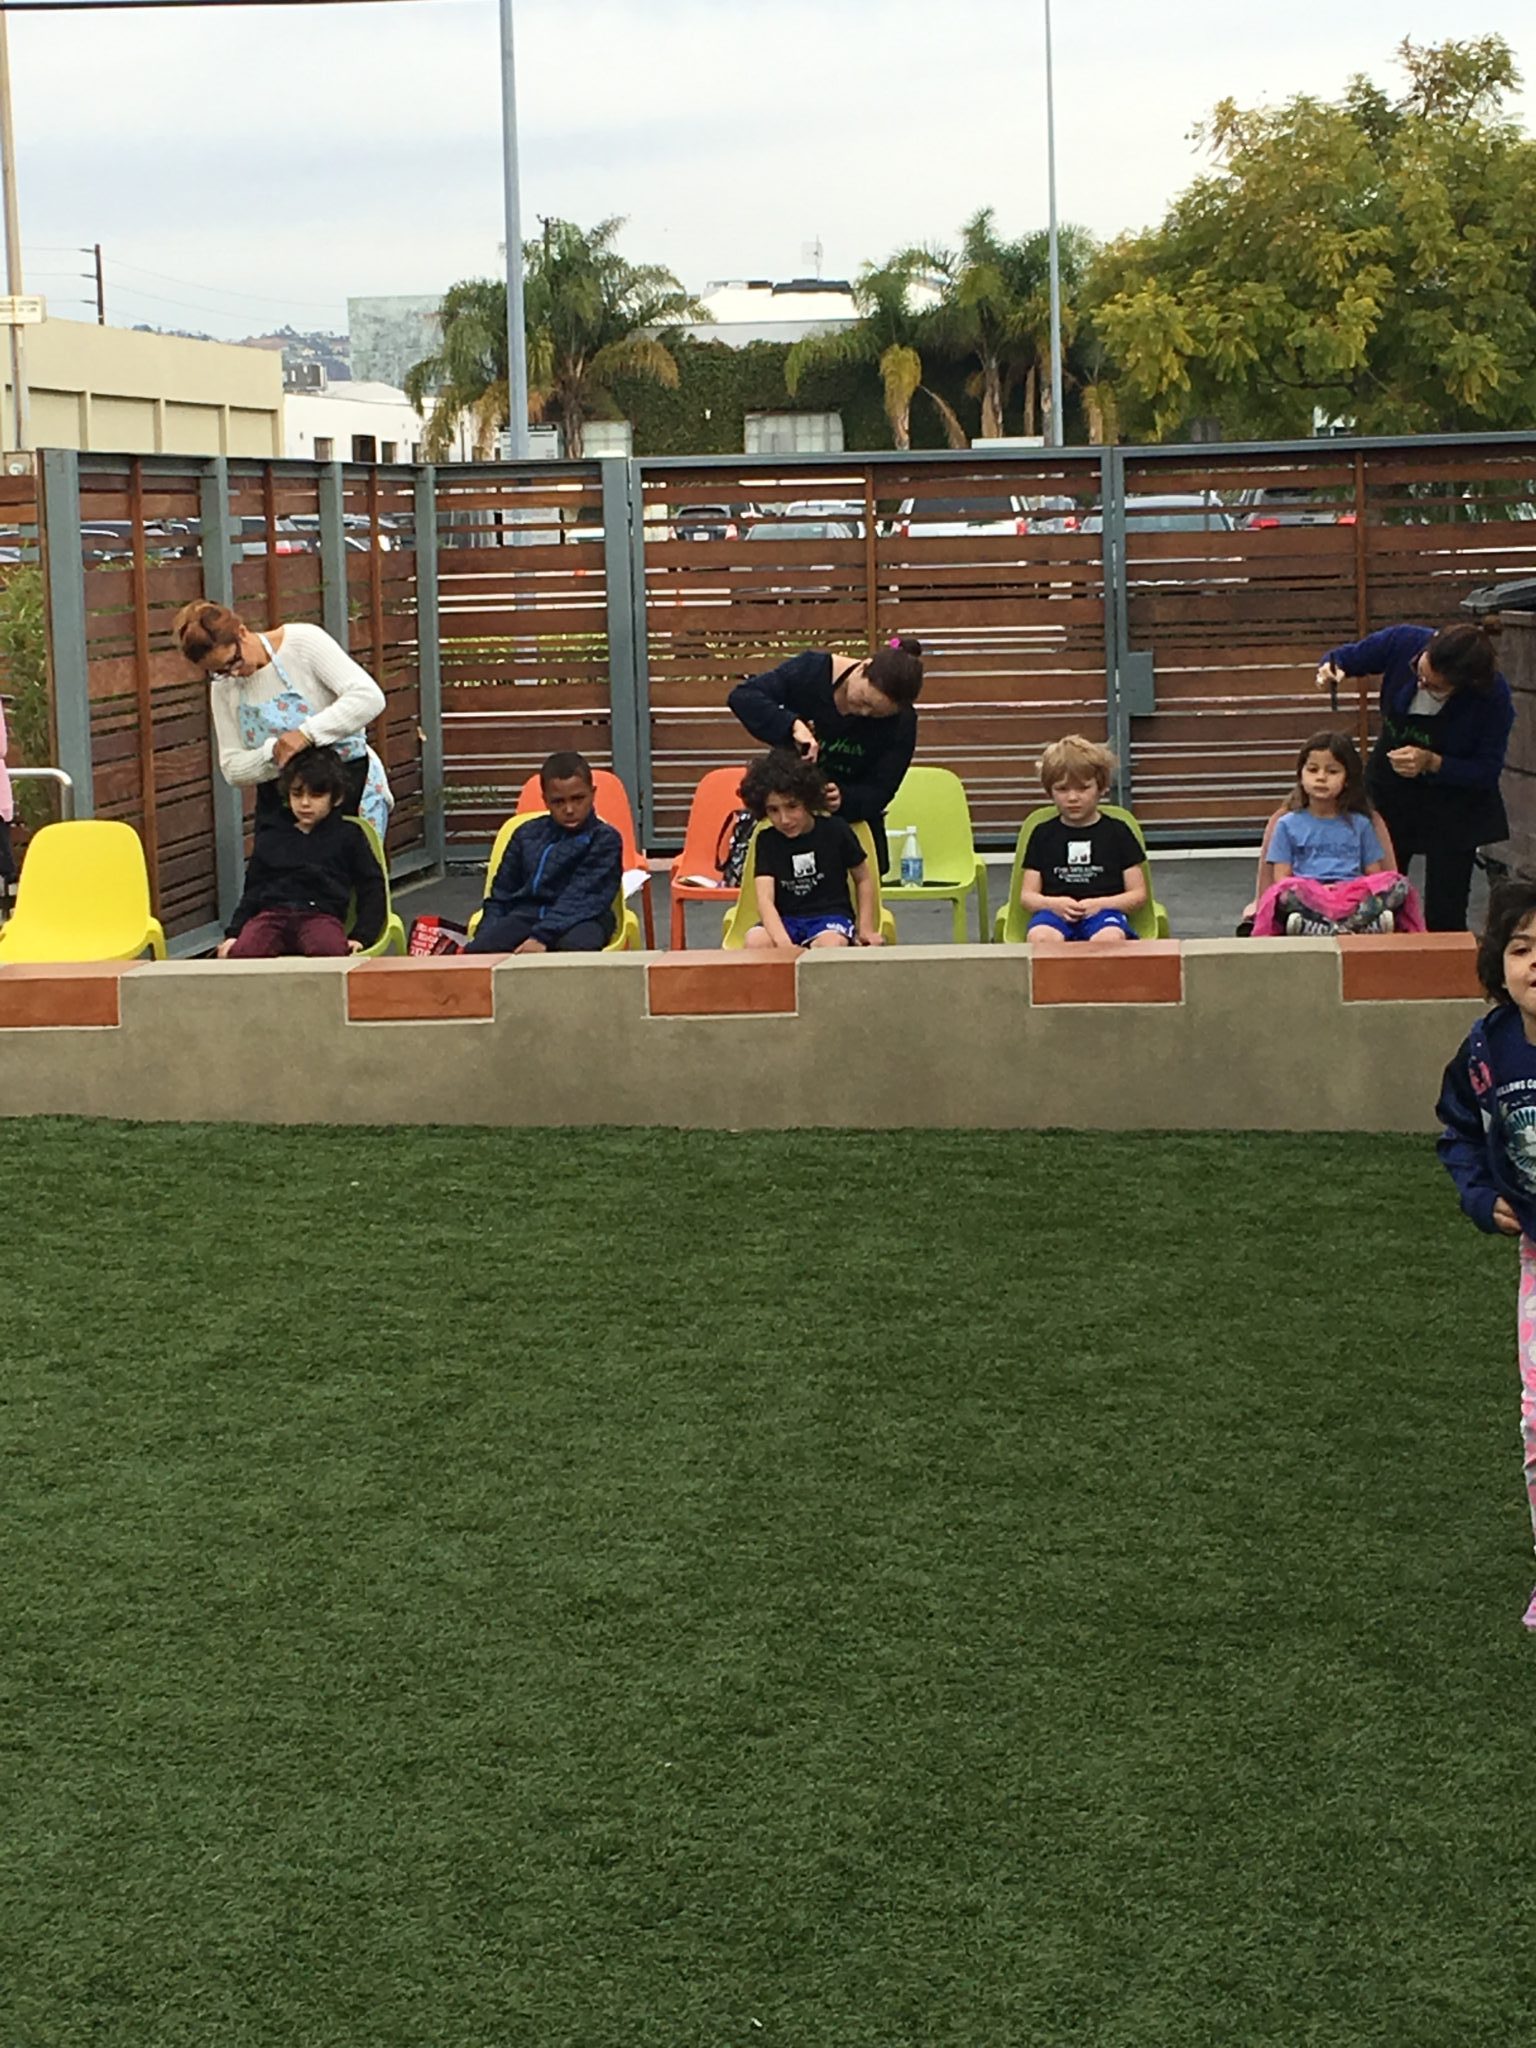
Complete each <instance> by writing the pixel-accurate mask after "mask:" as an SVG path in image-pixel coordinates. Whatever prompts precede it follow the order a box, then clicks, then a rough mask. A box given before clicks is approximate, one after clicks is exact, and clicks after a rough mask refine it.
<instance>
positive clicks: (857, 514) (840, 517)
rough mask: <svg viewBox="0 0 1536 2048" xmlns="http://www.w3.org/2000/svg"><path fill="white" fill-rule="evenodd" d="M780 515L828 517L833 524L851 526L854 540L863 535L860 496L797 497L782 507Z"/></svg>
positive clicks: (809, 517) (862, 502)
mask: <svg viewBox="0 0 1536 2048" xmlns="http://www.w3.org/2000/svg"><path fill="white" fill-rule="evenodd" d="M775 516H780V515H775ZM781 516H782V517H783V518H785V519H811V520H821V519H829V520H831V521H832V522H833V524H834V525H842V526H851V527H852V528H853V536H854V539H855V540H862V539H863V537H864V500H863V499H862V498H797V499H795V501H794V502H793V503H792V504H789V505H786V506H785V507H784V510H783V513H782V515H781Z"/></svg>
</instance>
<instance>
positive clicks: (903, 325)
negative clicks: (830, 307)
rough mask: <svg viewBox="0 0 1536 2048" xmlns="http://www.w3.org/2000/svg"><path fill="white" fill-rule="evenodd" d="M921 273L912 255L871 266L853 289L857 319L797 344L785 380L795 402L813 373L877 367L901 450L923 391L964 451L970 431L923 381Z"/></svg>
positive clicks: (946, 430)
mask: <svg viewBox="0 0 1536 2048" xmlns="http://www.w3.org/2000/svg"><path fill="white" fill-rule="evenodd" d="M917 271H918V264H917V262H916V259H915V257H914V256H913V255H912V253H911V252H910V251H909V252H908V253H907V254H906V255H904V256H896V257H892V258H891V260H890V261H889V262H887V263H880V264H874V263H866V264H865V266H864V268H863V269H862V270H861V271H860V272H859V276H858V280H857V282H856V283H855V285H854V287H853V303H854V306H855V308H856V310H857V312H858V315H859V317H858V319H857V320H856V321H855V322H854V324H853V325H852V326H851V327H845V328H842V329H841V330H840V331H839V332H837V333H835V334H808V335H807V336H806V337H805V339H804V340H803V341H797V342H796V343H795V345H794V347H793V348H792V349H791V350H790V352H789V354H788V356H787V357H786V358H785V361H784V382H785V384H786V385H787V386H788V387H789V394H790V396H791V398H793V397H794V396H795V395H796V394H797V393H798V391H799V389H800V385H801V382H802V380H803V379H804V378H805V377H806V376H807V375H808V374H810V373H811V372H814V371H816V370H839V369H848V368H853V367H855V366H857V367H863V366H864V365H865V364H870V363H872V364H873V365H874V366H875V368H876V369H877V370H878V371H879V373H880V385H881V390H882V392H883V394H884V399H885V416H886V418H887V419H888V420H889V421H890V423H891V438H892V440H893V441H894V442H895V444H896V446H897V447H898V448H910V447H911V446H912V401H913V399H914V398H915V397H916V396H917V394H918V392H919V391H921V392H922V393H923V394H924V396H925V397H926V398H928V399H929V400H931V402H932V404H933V406H934V408H935V410H936V411H937V413H938V415H939V418H940V420H941V421H942V422H943V426H944V434H945V438H946V440H947V441H948V442H949V445H950V447H951V448H964V447H966V446H967V445H968V441H967V436H966V431H965V428H964V427H963V426H962V425H961V424H960V421H959V419H958V418H957V417H956V415H955V411H954V408H953V407H952V406H951V405H949V404H948V403H947V402H946V401H945V400H944V399H942V398H941V397H940V396H939V394H938V393H937V392H936V391H933V390H930V389H929V387H928V386H927V385H926V384H925V383H924V382H923V358H922V354H921V345H922V342H923V339H924V329H925V324H926V321H927V318H928V315H926V314H925V313H924V312H922V311H920V310H914V308H913V305H912V288H913V285H914V283H915V282H916V281H917Z"/></svg>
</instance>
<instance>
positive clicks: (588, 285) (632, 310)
mask: <svg viewBox="0 0 1536 2048" xmlns="http://www.w3.org/2000/svg"><path fill="white" fill-rule="evenodd" d="M623 225H624V223H623V222H622V220H617V219H615V220H605V221H599V223H598V224H597V226H596V227H594V228H580V227H577V226H575V225H574V223H572V222H570V221H563V220H550V221H546V222H545V224H544V233H543V235H542V236H541V237H540V239H539V240H538V241H534V242H528V243H526V244H525V245H524V250H523V260H524V266H525V268H524V278H523V316H524V327H525V331H526V334H527V345H528V413H529V418H530V419H532V420H536V421H542V422H553V423H554V424H555V425H557V426H559V427H560V428H561V430H562V433H563V436H564V441H565V452H566V453H567V455H570V456H572V457H577V456H580V454H581V452H582V446H583V430H584V428H585V425H586V422H587V421H588V420H589V419H605V418H614V417H616V416H617V407H616V406H615V404H614V400H613V396H612V393H611V391H610V389H609V386H610V384H611V382H612V380H613V379H614V378H616V377H628V378H640V379H644V380H648V381H651V382H655V383H658V384H664V385H668V386H675V385H676V383H677V363H676V360H675V359H674V357H673V355H672V351H671V348H670V347H669V346H668V343H669V342H670V341H673V340H675V338H676V331H677V328H678V326H679V325H680V324H681V323H682V322H684V321H688V322H694V321H701V320H705V319H707V318H708V314H707V313H706V311H705V309H704V308H703V307H702V306H701V305H700V304H699V303H698V301H697V300H696V299H693V298H691V297H690V296H689V294H688V293H687V292H685V291H684V290H683V287H682V286H681V285H680V284H679V283H678V281H677V279H676V278H675V277H674V276H673V275H672V273H671V272H670V271H669V270H664V269H662V268H661V266H660V265H658V264H633V263H629V262H627V261H626V260H625V259H624V258H623V257H622V256H621V255H620V254H619V253H618V251H617V250H616V249H615V248H614V246H613V244H614V240H615V238H616V237H617V235H618V232H619V230H620V228H621V227H622V226H623ZM405 389H406V394H407V396H408V397H409V398H410V400H411V402H412V404H413V405H416V406H418V407H422V408H425V407H426V406H427V404H428V402H429V401H430V406H431V410H430V412H428V413H427V415H426V431H425V437H424V452H425V454H426V456H427V458H428V460H429V461H436V460H439V459H440V458H441V457H442V456H443V455H445V454H446V453H447V452H448V450H449V449H450V448H451V447H452V445H453V441H454V437H455V435H456V434H457V433H458V430H459V426H460V423H461V421H463V420H466V419H467V420H468V421H469V422H470V425H471V428H472V431H473V437H474V453H475V455H476V456H478V457H481V458H483V457H485V456H488V455H489V454H490V452H491V447H492V444H493V443H494V441H495V438H496V435H497V433H498V432H499V431H500V429H501V428H503V427H504V426H505V425H506V423H507V418H508V377H507V289H506V286H505V284H503V283H498V282H494V281H492V280H490V279H487V278H472V279H468V280H466V281H465V282H463V283H461V284H456V285H454V286H452V287H451V288H450V290H449V291H448V292H447V294H446V295H445V296H444V299H443V306H442V345H441V347H440V348H439V349H438V351H437V353H436V354H435V355H432V356H429V357H427V358H426V359H425V360H424V361H422V362H419V363H416V364H413V365H412V367H411V369H410V370H409V371H408V372H407V374H406V380H405Z"/></svg>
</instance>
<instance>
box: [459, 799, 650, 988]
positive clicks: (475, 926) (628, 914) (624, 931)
mask: <svg viewBox="0 0 1536 2048" xmlns="http://www.w3.org/2000/svg"><path fill="white" fill-rule="evenodd" d="M548 816H549V813H548V811H517V812H515V813H514V815H513V816H512V817H510V818H508V820H507V822H506V823H505V824H504V825H503V826H502V828H501V830H500V831H499V832H498V833H497V834H496V844H495V845H494V846H493V847H492V848H491V857H490V859H489V860H488V861H487V862H486V864H485V889H484V891H483V895H484V896H489V895H490V893H491V884H492V883H493V882H494V881H495V879H496V870H497V869H498V868H499V867H500V866H501V856H502V855H503V854H504V853H505V852H506V850H507V841H508V840H509V839H510V838H511V837H512V834H513V833H514V832H519V831H521V830H522V828H523V826H524V825H527V824H530V823H531V822H532V821H533V819H535V818H547V817H548ZM482 914H483V913H482V912H481V911H478V910H477V911H476V912H475V914H474V916H473V917H472V918H471V919H470V920H469V936H470V937H471V938H473V937H474V936H475V933H476V932H477V931H478V930H479V929H480V919H481V916H482ZM642 950H643V948H642V946H641V944H640V920H639V918H638V917H636V915H635V913H634V912H633V911H632V910H630V909H628V908H626V906H625V902H624V883H623V880H622V878H621V879H620V882H619V893H618V894H617V895H616V896H615V897H614V899H613V937H612V938H611V939H610V940H609V941H608V943H607V945H606V946H604V948H603V951H604V952H605V953H639V952H641V951H642Z"/></svg>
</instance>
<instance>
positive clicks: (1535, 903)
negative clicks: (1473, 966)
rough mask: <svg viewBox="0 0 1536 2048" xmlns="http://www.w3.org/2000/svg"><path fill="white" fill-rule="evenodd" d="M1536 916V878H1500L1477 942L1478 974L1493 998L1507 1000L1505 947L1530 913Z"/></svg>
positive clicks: (1499, 1001)
mask: <svg viewBox="0 0 1536 2048" xmlns="http://www.w3.org/2000/svg"><path fill="white" fill-rule="evenodd" d="M1532 916H1536V882H1522V881H1520V880H1519V879H1518V878H1517V879H1514V880H1511V881H1508V882H1500V883H1499V884H1498V885H1497V887H1496V888H1495V889H1494V890H1493V891H1492V893H1491V894H1490V896H1489V898H1488V922H1487V923H1486V924H1485V925H1484V926H1483V934H1482V937H1481V938H1480V939H1479V940H1478V942H1477V978H1478V980H1479V981H1480V982H1481V983H1482V984H1483V988H1484V989H1485V991H1486V992H1487V995H1488V999H1489V1001H1490V1002H1495V1003H1507V1002H1508V1001H1509V990H1508V989H1507V988H1506V987H1505V985H1504V948H1505V947H1506V946H1507V945H1508V944H1509V942H1510V940H1511V939H1512V938H1513V937H1514V936H1515V933H1516V932H1517V931H1518V930H1519V929H1520V927H1521V925H1522V924H1524V922H1525V920H1526V919H1527V918H1528V917H1532Z"/></svg>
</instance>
